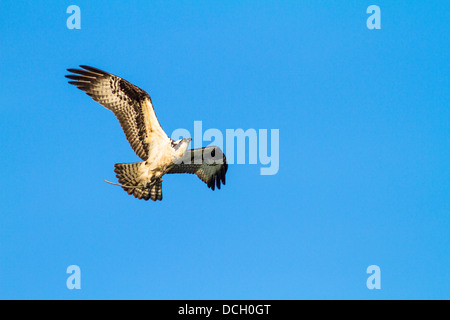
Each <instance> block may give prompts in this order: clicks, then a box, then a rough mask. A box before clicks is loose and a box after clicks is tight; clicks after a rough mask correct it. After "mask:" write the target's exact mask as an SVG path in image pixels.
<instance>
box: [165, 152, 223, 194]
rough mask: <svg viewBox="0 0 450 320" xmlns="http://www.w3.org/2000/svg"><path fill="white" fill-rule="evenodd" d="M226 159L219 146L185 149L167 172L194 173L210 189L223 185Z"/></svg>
mask: <svg viewBox="0 0 450 320" xmlns="http://www.w3.org/2000/svg"><path fill="white" fill-rule="evenodd" d="M227 170H228V164H227V159H226V158H225V155H224V154H223V152H222V150H220V148H219V147H206V148H201V149H191V150H187V151H186V152H185V154H184V155H183V157H182V158H180V159H178V160H177V161H176V163H175V165H174V166H173V167H172V168H171V169H170V170H169V171H168V172H167V173H195V174H196V175H197V177H199V178H200V180H202V181H203V182H205V183H206V184H207V185H208V187H209V188H211V189H212V190H214V189H215V187H216V186H217V188H218V189H220V183H221V182H222V184H224V185H225V174H226V173H227Z"/></svg>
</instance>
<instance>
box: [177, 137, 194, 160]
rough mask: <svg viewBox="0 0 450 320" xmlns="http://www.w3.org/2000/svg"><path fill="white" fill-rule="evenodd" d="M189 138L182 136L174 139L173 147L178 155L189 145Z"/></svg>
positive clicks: (181, 154)
mask: <svg viewBox="0 0 450 320" xmlns="http://www.w3.org/2000/svg"><path fill="white" fill-rule="evenodd" d="M191 140H192V139H191V138H183V139H180V140H177V141H174V143H173V144H174V146H173V148H174V149H175V152H176V154H177V156H178V157H181V156H183V154H184V153H185V151H186V150H187V148H188V146H189V142H191Z"/></svg>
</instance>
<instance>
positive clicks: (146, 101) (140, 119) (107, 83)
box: [66, 66, 168, 161]
mask: <svg viewBox="0 0 450 320" xmlns="http://www.w3.org/2000/svg"><path fill="white" fill-rule="evenodd" d="M80 67H81V68H83V69H84V70H81V69H67V71H69V72H72V74H70V75H66V78H69V79H71V80H73V81H69V83H70V84H73V85H75V86H77V88H78V89H80V90H83V91H85V92H86V94H87V95H89V96H90V97H92V99H94V100H95V101H97V102H98V103H100V104H101V105H103V106H104V107H105V108H107V109H109V110H111V111H112V112H114V114H115V116H116V117H117V119H118V120H119V122H120V125H121V126H122V129H123V131H124V132H125V136H126V138H127V140H128V142H129V143H130V145H131V147H132V148H133V150H134V152H136V154H137V155H138V157H139V158H141V159H142V160H144V161H145V160H147V159H148V156H149V153H150V146H151V144H152V141H154V140H155V139H168V137H167V135H166V133H165V132H164V130H163V129H162V128H161V125H160V124H159V121H158V119H157V118H156V114H155V111H154V109H153V105H152V100H151V98H150V96H149V95H148V93H147V92H145V91H144V90H142V89H140V88H138V87H136V86H135V85H133V84H131V83H129V82H128V81H126V80H124V79H122V78H119V77H117V76H115V75H112V74H110V73H107V72H105V71H102V70H99V69H97V68H93V67H88V66H80Z"/></svg>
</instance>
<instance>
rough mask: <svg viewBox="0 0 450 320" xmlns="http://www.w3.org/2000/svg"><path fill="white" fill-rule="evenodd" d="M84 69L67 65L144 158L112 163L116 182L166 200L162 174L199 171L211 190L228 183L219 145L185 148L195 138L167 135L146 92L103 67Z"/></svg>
mask: <svg viewBox="0 0 450 320" xmlns="http://www.w3.org/2000/svg"><path fill="white" fill-rule="evenodd" d="M80 67H81V68H82V69H67V71H69V72H71V74H69V75H66V78H69V79H70V80H71V81H69V83H70V84H73V85H75V86H76V87H77V88H78V89H80V90H83V91H84V92H86V94H87V95H88V96H90V97H91V98H92V99H94V100H95V101H97V102H98V103H100V104H101V105H102V106H104V107H105V108H106V109H109V110H111V111H112V112H113V113H114V115H115V116H116V118H117V119H118V120H119V123H120V125H121V127H122V129H123V131H124V133H125V136H126V138H127V140H128V142H129V143H130V145H131V148H132V149H133V150H134V152H135V153H136V155H137V156H138V157H139V158H141V160H142V161H141V162H135V163H117V164H115V165H114V168H115V169H114V172H115V173H116V174H117V175H116V177H117V178H118V180H119V184H117V185H119V186H121V187H122V188H123V190H125V191H126V192H127V193H128V194H130V195H131V194H132V195H133V196H134V197H135V198H138V199H144V200H149V199H152V200H153V201H157V200H162V181H163V180H162V176H163V175H165V174H166V173H169V174H171V173H191V174H196V175H197V176H198V177H199V178H200V180H202V181H203V182H205V183H206V184H207V185H208V187H209V188H211V189H212V190H214V189H215V187H216V186H217V188H218V189H220V186H221V183H222V184H225V174H226V172H227V169H228V164H227V161H226V158H225V155H224V154H223V152H222V150H221V149H220V148H219V147H213V146H211V147H206V148H199V149H190V150H187V148H188V146H189V142H190V141H191V139H190V138H183V139H180V140H176V141H175V140H173V139H171V138H169V137H168V136H167V134H166V133H165V132H164V130H163V129H162V128H161V125H160V124H159V121H158V119H157V118H156V114H155V110H154V109H153V105H152V100H151V98H150V95H149V94H148V93H147V92H145V91H144V90H142V89H140V88H138V87H137V86H135V85H133V84H131V83H130V82H128V81H126V80H124V79H122V78H120V77H117V76H115V75H112V74H110V73H107V72H105V71H102V70H100V69H97V68H93V67H89V66H84V65H81V66H80ZM107 182H108V181H107ZM110 183H111V182H110ZM112 184H115V183H112Z"/></svg>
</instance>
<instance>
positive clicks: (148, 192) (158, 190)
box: [114, 162, 162, 201]
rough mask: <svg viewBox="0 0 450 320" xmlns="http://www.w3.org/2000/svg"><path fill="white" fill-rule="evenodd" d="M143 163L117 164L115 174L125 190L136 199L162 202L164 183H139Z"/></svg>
mask: <svg viewBox="0 0 450 320" xmlns="http://www.w3.org/2000/svg"><path fill="white" fill-rule="evenodd" d="M141 164H142V162H134V163H116V164H115V165H114V168H115V169H114V172H115V173H116V174H117V175H116V177H117V178H118V179H119V183H120V184H121V187H122V189H123V190H125V191H126V192H127V193H128V194H130V195H133V196H134V197H135V198H138V199H144V200H149V199H152V200H153V201H156V200H162V182H161V181H160V180H159V181H156V182H155V183H153V184H147V183H145V184H143V183H141V182H140V181H139V168H140V166H141Z"/></svg>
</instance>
